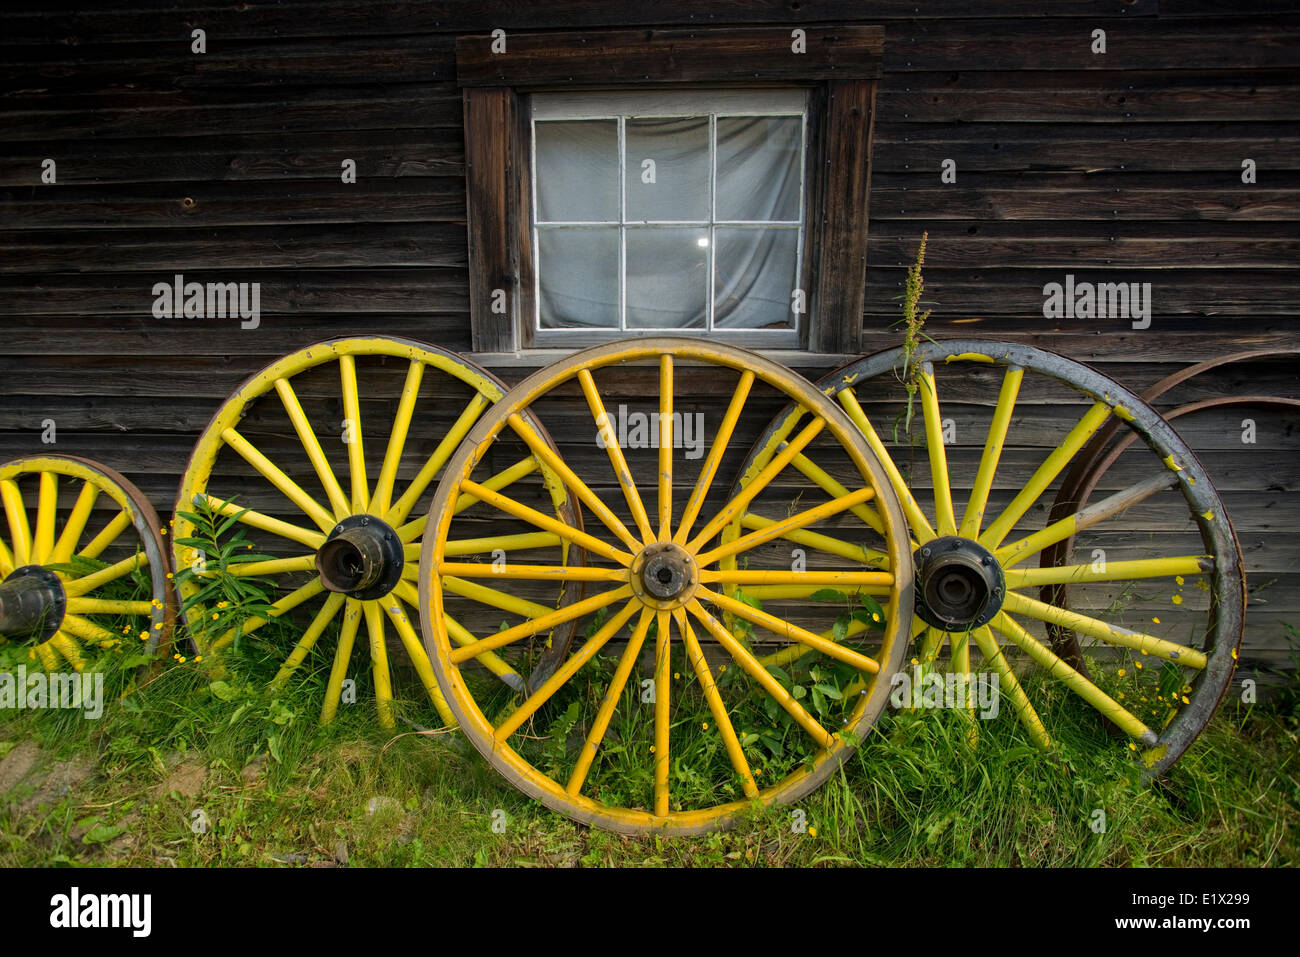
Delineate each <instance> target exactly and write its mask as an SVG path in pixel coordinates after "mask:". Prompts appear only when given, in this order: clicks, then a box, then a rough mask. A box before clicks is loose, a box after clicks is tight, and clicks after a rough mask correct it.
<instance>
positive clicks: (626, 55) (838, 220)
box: [456, 26, 883, 353]
mask: <svg viewBox="0 0 1300 957" xmlns="http://www.w3.org/2000/svg"><path fill="white" fill-rule="evenodd" d="M882 46H883V36H882V31H881V30H880V29H879V28H878V27H863V26H848V27H819V28H816V29H814V28H811V27H810V28H808V29H807V30H803V29H798V30H795V29H791V28H770V27H758V28H755V27H744V28H740V27H738V28H734V29H719V28H710V29H707V30H704V29H700V30H624V31H591V32H584V33H566V34H556V33H544V34H540V33H539V34H529V33H518V34H512V33H506V34H505V35H504V36H501V35H498V36H497V37H495V38H494V37H492V36H488V35H484V36H472V37H460V38H459V39H458V41H457V48H456V50H457V71H458V82H459V83H460V85H461V87H462V90H463V96H464V108H465V162H466V186H467V196H468V208H467V213H468V222H467V226H468V236H469V280H470V318H471V328H472V331H473V340H474V348H475V351H476V352H480V353H498V352H507V353H516V352H520V351H523V350H528V349H534V348H546V349H553V348H566V347H578V346H582V345H587V344H590V343H593V342H601V341H607V340H609V339H611V338H624V337H628V336H636V335H653V334H656V333H662V332H664V331H671V332H672V333H673V334H686V335H701V336H707V337H710V338H718V339H723V340H730V341H733V342H736V343H737V344H740V345H746V346H750V347H755V348H772V349H786V350H794V349H798V350H808V351H810V352H814V353H856V352H858V351H859V347H860V340H861V329H862V304H863V299H864V282H865V274H866V237H867V188H868V183H869V178H870V152H871V120H872V113H873V108H874V101H875V78H876V77H877V76H878V75H879V70H880V58H881V50H882Z"/></svg>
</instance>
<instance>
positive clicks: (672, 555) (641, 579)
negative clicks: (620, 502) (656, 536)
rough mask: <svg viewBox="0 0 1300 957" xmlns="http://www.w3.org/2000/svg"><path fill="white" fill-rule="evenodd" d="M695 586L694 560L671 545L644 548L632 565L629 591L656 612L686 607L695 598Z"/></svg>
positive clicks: (683, 551) (655, 544) (663, 544)
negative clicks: (657, 610) (657, 609)
mask: <svg viewBox="0 0 1300 957" xmlns="http://www.w3.org/2000/svg"><path fill="white" fill-rule="evenodd" d="M698 582H699V576H698V575H697V574H696V566H695V559H694V558H692V557H691V554H690V552H688V551H686V549H684V548H682V547H681V546H679V545H674V544H673V543H672V542H655V543H654V544H653V545H647V546H646V547H645V549H644V550H643V551H642V552H641V554H640V555H638V556H637V557H636V558H635V559H634V560H633V562H632V574H631V577H630V584H631V585H632V591H633V592H634V593H635V594H636V595H637V597H639V598H640V599H641V600H642V601H643V602H645V603H646V604H648V605H652V606H653V607H655V608H661V609H664V610H668V609H673V608H679V607H681V606H682V605H685V604H686V603H687V602H688V601H690V599H691V596H692V595H694V594H695V588H696V585H697V584H698Z"/></svg>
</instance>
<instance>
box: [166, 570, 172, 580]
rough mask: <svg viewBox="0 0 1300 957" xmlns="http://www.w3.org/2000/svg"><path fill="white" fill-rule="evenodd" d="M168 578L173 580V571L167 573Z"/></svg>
mask: <svg viewBox="0 0 1300 957" xmlns="http://www.w3.org/2000/svg"><path fill="white" fill-rule="evenodd" d="M167 580H168V581H171V580H172V573H171V572H168V573H167Z"/></svg>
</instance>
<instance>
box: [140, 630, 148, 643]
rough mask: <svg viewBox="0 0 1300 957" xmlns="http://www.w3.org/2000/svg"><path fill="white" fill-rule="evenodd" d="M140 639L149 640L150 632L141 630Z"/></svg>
mask: <svg viewBox="0 0 1300 957" xmlns="http://www.w3.org/2000/svg"><path fill="white" fill-rule="evenodd" d="M140 640H141V641H148V640H149V632H147V631H142V632H140Z"/></svg>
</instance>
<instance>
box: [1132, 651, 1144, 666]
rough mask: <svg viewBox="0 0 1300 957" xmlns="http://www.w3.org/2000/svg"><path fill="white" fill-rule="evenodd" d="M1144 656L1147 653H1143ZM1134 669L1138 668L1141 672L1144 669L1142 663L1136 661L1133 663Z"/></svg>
mask: <svg viewBox="0 0 1300 957" xmlns="http://www.w3.org/2000/svg"><path fill="white" fill-rule="evenodd" d="M1143 654H1146V652H1143ZM1133 667H1134V668H1137V669H1139V670H1141V668H1142V662H1140V661H1135V662H1133Z"/></svg>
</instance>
